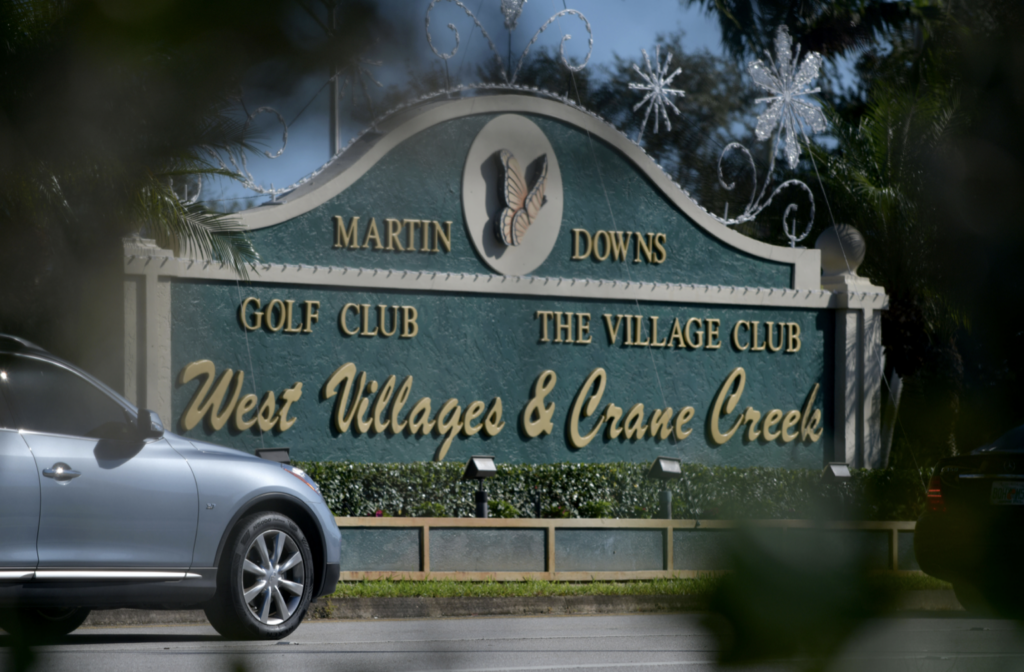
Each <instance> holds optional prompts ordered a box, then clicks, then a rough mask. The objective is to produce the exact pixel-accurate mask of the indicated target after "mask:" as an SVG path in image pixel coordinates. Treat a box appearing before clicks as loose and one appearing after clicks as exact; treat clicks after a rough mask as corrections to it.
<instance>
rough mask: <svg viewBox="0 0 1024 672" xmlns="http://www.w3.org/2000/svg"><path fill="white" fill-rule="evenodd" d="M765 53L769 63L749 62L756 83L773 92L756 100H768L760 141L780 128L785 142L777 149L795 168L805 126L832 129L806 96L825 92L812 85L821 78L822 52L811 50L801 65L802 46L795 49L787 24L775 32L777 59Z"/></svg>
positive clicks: (759, 127) (759, 130)
mask: <svg viewBox="0 0 1024 672" xmlns="http://www.w3.org/2000/svg"><path fill="white" fill-rule="evenodd" d="M764 53H765V56H767V57H768V63H769V65H765V64H764V62H763V61H761V60H760V59H758V60H756V61H751V62H750V63H748V64H747V72H749V73H750V76H751V77H752V78H753V79H754V83H755V84H757V85H758V86H760V87H761V88H762V89H765V90H766V91H768V92H769V93H772V94H773V95H771V96H767V97H765V98H758V99H756V100H755V101H754V102H758V103H768V108H767V109H766V110H765V111H764V112H762V113H761V116H759V117H758V118H757V129H756V130H755V133H756V134H757V139H758V140H767V139H768V138H769V137H771V135H772V132H773V131H774V130H775V128H776V127H778V129H779V136H780V138H781V141H782V142H781V143H779V144H777V145H776V151H778V149H779V148H780V147H781V148H782V149H783V150H784V151H785V154H786V161H787V162H788V163H789V167H790V169H793V168H796V164H797V163H798V162H799V161H800V135H801V134H802V133H803V128H804V126H808V127H810V129H811V130H812V131H813V132H815V133H822V132H824V131H825V130H826V129H827V128H828V124H827V123H826V121H825V115H824V114H822V112H821V108H819V107H817V106H816V105H812V104H811V103H810V102H808V101H807V100H805V99H804V98H803V96H808V95H810V94H812V93H818V92H819V91H821V89H819V88H817V87H815V88H813V89H811V88H808V87H809V86H810V85H811V83H812V82H814V80H816V79H817V78H818V72H819V71H820V70H821V54H819V53H818V52H816V51H812V52H809V53H808V54H807V57H806V58H805V59H804V62H803V63H800V64H799V66H798V65H797V63H798V62H799V60H800V47H799V46H797V47H796V49H794V48H793V39H792V38H791V37H790V36H789V29H788V28H786V26H779V28H778V30H777V31H776V32H775V58H776V60H772V56H771V54H769V53H768V50H767V49H766V50H765V52H764Z"/></svg>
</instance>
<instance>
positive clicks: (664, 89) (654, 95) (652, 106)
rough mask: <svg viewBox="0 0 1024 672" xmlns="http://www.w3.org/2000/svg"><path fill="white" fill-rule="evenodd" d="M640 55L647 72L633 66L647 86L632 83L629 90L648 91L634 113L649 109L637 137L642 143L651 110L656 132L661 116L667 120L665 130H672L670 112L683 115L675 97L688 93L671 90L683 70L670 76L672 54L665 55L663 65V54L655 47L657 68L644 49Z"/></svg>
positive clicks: (677, 70) (634, 107)
mask: <svg viewBox="0 0 1024 672" xmlns="http://www.w3.org/2000/svg"><path fill="white" fill-rule="evenodd" d="M640 53H642V54H643V55H644V62H645V63H646V64H647V72H646V73H645V72H643V71H641V70H640V68H639V67H637V64H636V63H634V64H633V69H634V70H636V73H637V74H638V75H640V76H641V77H642V78H643V80H644V82H646V83H645V84H634V83H632V82H630V84H629V88H630V89H631V90H633V91H646V92H647V95H646V96H644V97H643V99H642V100H641V101H640V102H639V103H637V104H636V105H634V106H633V111H634V112H636V111H637V110H639V109H640V108H641V107H643V106H644V105H646V106H647V109H646V110H645V111H644V120H643V123H641V124H640V133H639V134H638V135H637V142H640V140H641V138H643V136H644V129H646V128H647V119H648V117H650V116H651V110H654V132H655V133H657V132H658V117H659V115H660V116H661V117H662V118H664V120H665V130H666V131H671V130H672V122H671V121H670V120H669V118H668V110H669V109H671V110H672V111H673V112H675V113H676V114H678V115H682V112H680V111H679V108H678V107H676V106H675V104H674V103H673V102H672V97H673V96H685V95H686V92H684V91H683V90H681V89H670V88H668V87H669V85H670V84H671V83H672V80H673V79H675V78H676V75H678V74H679V73H681V72H682V71H683V70H682V68H676V69H675V71H674V72H673V73H672V74H671V75H669V74H668V66H669V63H671V62H672V54H666V55H665V63H664V64H662V63H661V62H660V61H661V53H660V52H659V49H658V47H657V46H655V47H654V63H655V65H656V66H657V67H656V68H652V67H651V59H650V58H648V57H647V52H646V51H645V50H643V49H641V50H640Z"/></svg>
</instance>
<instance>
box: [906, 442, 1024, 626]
mask: <svg viewBox="0 0 1024 672" xmlns="http://www.w3.org/2000/svg"><path fill="white" fill-rule="evenodd" d="M914 552H915V554H916V555H917V562H918V564H919V565H920V566H921V569H922V570H924V571H925V572H926V573H927V574H930V575H932V576H934V577H937V578H940V579H943V580H946V581H949V582H951V583H952V584H953V588H954V589H955V591H956V596H957V599H959V600H960V603H961V604H962V605H963V606H964V607H965V608H966V609H968V610H970V611H995V612H997V613H1003V614H1006V615H1019V614H1021V613H1024V608H1022V606H1021V605H1022V598H1024V574H1022V573H1021V571H1020V563H1021V558H1022V557H1024V425H1022V426H1021V427H1017V428H1016V429H1013V430H1011V431H1009V432H1007V433H1006V434H1004V435H1003V436H1001V437H999V439H997V440H996V441H995V442H993V443H992V444H990V445H987V446H983V447H981V448H978V449H977V450H975V451H974V452H972V453H971V454H970V455H961V456H957V457H950V458H946V459H944V460H942V461H941V462H939V464H938V465H937V466H936V467H935V471H934V472H933V474H932V477H931V481H930V482H929V484H928V508H927V511H925V513H924V515H922V516H921V519H920V520H918V522H917V529H916V531H915V533H914Z"/></svg>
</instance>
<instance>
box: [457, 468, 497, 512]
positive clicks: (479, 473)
mask: <svg viewBox="0 0 1024 672" xmlns="http://www.w3.org/2000/svg"><path fill="white" fill-rule="evenodd" d="M496 473H498V468H497V467H496V466H495V465H494V456H493V455H474V456H473V457H471V458H469V462H466V471H465V472H463V474H462V480H464V481H472V480H476V481H477V482H478V483H479V486H478V489H477V491H476V517H477V518H486V517H487V491H486V490H484V479H485V478H490V477H491V476H494V475H495V474H496Z"/></svg>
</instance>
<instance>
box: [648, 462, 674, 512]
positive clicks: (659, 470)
mask: <svg viewBox="0 0 1024 672" xmlns="http://www.w3.org/2000/svg"><path fill="white" fill-rule="evenodd" d="M682 476H683V467H682V463H680V461H679V460H677V459H676V458H674V457H659V458H657V459H655V460H654V462H652V463H651V468H650V469H648V470H647V478H650V479H657V480H659V481H664V482H665V488H664V489H663V490H662V491H661V495H660V497H659V498H658V499H659V506H658V517H659V518H666V519H669V520H671V519H672V491H671V490H669V489H668V482H669V481H672V480H675V479H677V478H682Z"/></svg>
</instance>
